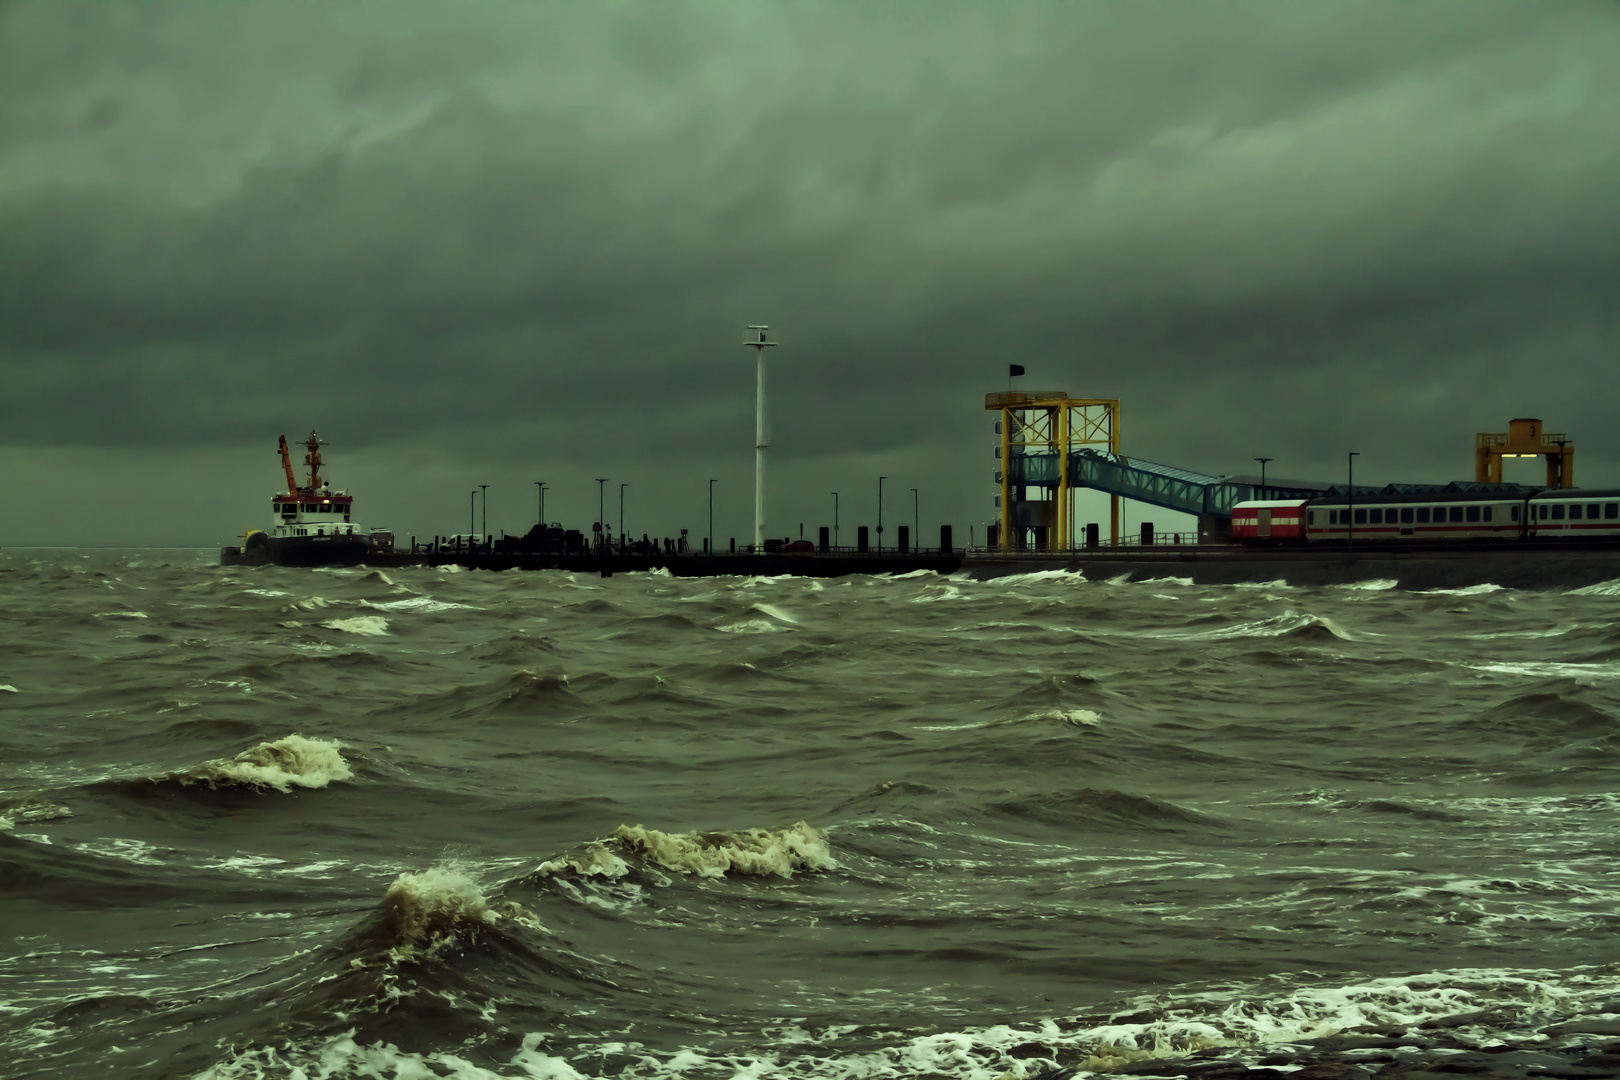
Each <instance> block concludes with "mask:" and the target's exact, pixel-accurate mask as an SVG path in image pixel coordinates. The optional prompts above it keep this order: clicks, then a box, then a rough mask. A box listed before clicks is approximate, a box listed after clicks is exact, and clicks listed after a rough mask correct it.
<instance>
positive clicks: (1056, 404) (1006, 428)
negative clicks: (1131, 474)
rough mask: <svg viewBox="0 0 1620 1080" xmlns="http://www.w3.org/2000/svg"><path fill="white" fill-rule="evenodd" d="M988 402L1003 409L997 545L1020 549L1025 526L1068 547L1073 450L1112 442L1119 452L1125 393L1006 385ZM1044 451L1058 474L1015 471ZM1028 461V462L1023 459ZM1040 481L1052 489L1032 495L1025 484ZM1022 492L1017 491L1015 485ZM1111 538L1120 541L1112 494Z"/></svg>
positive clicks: (1071, 529)
mask: <svg viewBox="0 0 1620 1080" xmlns="http://www.w3.org/2000/svg"><path fill="white" fill-rule="evenodd" d="M984 407H985V409H986V410H988V411H992V412H997V413H999V414H1000V419H999V421H998V422H997V424H996V432H997V434H999V435H1000V436H1001V444H1000V446H998V447H997V449H996V457H997V458H999V459H1000V460H999V462H998V468H997V469H996V481H997V483H998V484H999V485H1000V487H1001V492H1000V497H999V498H998V499H997V500H996V503H997V506H998V507H999V509H1000V525H999V527H998V529H997V536H996V546H997V547H998V548H1000V549H1001V550H1002V551H1015V550H1017V549H1019V548H1020V547H1023V546H1024V545H1023V544H1022V543H1020V542H1019V541H1020V539H1021V538H1022V537H1023V535H1024V532H1025V530H1028V529H1036V528H1039V529H1043V530H1044V533H1045V536H1046V537H1047V538H1048V543H1047V546H1048V547H1050V548H1054V549H1057V550H1060V551H1062V550H1068V549H1069V548H1072V547H1074V546H1075V543H1074V487H1075V485H1074V484H1073V479H1074V478H1073V477H1072V476H1070V472H1069V454H1070V451H1071V450H1072V449H1074V448H1076V447H1081V446H1098V447H1106V448H1107V450H1108V452H1109V453H1112V454H1117V453H1119V399H1118V398H1072V397H1070V396H1069V395H1068V394H1067V393H1065V392H1064V391H1062V390H1003V391H998V392H995V393H990V394H986V395H984ZM1035 454H1038V455H1042V457H1043V458H1044V459H1045V460H1049V461H1052V462H1053V463H1054V465H1055V475H1053V476H1049V477H1046V476H1043V477H1033V476H1028V475H1023V474H1021V475H1019V476H1018V477H1016V478H1015V477H1014V476H1013V467H1012V464H1013V461H1014V460H1015V459H1017V458H1025V463H1028V461H1029V457H1028V456H1029V455H1035ZM1021 464H1024V463H1021ZM1032 486H1038V487H1043V488H1046V489H1048V490H1049V491H1051V493H1052V498H1049V499H1027V498H1025V497H1024V495H1023V489H1024V488H1027V487H1032ZM1014 489H1018V490H1017V494H1016V495H1015V490H1014ZM1108 529H1109V537H1110V540H1109V542H1110V543H1111V544H1113V545H1115V546H1118V544H1119V496H1118V495H1112V494H1111V495H1109V497H1108Z"/></svg>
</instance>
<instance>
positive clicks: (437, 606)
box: [366, 596, 482, 614]
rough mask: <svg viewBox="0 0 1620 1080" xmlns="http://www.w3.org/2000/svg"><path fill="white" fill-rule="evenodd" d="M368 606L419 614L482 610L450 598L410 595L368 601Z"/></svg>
mask: <svg viewBox="0 0 1620 1080" xmlns="http://www.w3.org/2000/svg"><path fill="white" fill-rule="evenodd" d="M366 606H367V607H369V608H376V609H377V610H378V611H407V612H417V613H419V614H431V613H433V612H435V611H457V610H462V611H479V610H482V609H480V608H477V607H474V606H473V605H472V604H457V603H453V602H452V601H449V600H433V599H430V598H429V597H426V596H410V597H406V598H405V599H403V600H383V601H380V602H368V603H367V604H366Z"/></svg>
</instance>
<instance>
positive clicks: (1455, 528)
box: [1305, 490, 1526, 541]
mask: <svg viewBox="0 0 1620 1080" xmlns="http://www.w3.org/2000/svg"><path fill="white" fill-rule="evenodd" d="M1525 499H1526V496H1525V494H1523V493H1515V494H1511V495H1509V494H1502V495H1494V494H1492V493H1489V492H1485V491H1478V490H1475V491H1455V492H1453V491H1424V492H1404V493H1396V492H1376V493H1368V494H1365V495H1360V494H1358V495H1357V496H1356V498H1355V499H1353V500H1352V499H1347V498H1345V497H1344V496H1343V495H1330V496H1324V497H1322V498H1319V499H1313V500H1312V501H1311V504H1310V508H1309V509H1308V510H1306V512H1305V535H1306V539H1307V540H1310V541H1334V540H1337V541H1344V540H1347V539H1349V538H1350V536H1351V534H1352V533H1354V536H1355V538H1356V539H1358V540H1392V541H1402V540H1483V539H1499V540H1516V539H1518V538H1519V537H1520V536H1521V535H1523V532H1524V524H1525Z"/></svg>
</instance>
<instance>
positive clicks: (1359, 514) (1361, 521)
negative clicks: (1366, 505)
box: [1356, 510, 1367, 525]
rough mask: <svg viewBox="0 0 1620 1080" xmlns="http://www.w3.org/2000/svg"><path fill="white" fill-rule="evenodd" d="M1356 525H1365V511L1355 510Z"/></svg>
mask: <svg viewBox="0 0 1620 1080" xmlns="http://www.w3.org/2000/svg"><path fill="white" fill-rule="evenodd" d="M1356 524H1357V525H1365V524H1367V511H1365V510H1357V511H1356Z"/></svg>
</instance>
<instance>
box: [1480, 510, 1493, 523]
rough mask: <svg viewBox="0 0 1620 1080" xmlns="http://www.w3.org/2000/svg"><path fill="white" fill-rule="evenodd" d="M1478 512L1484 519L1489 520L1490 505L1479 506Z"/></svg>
mask: <svg viewBox="0 0 1620 1080" xmlns="http://www.w3.org/2000/svg"><path fill="white" fill-rule="evenodd" d="M1480 514H1481V516H1482V518H1483V519H1484V520H1485V521H1489V520H1491V508H1490V507H1488V506H1482V507H1480Z"/></svg>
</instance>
